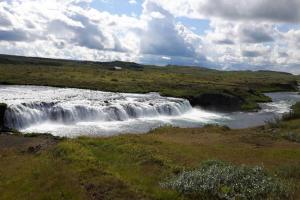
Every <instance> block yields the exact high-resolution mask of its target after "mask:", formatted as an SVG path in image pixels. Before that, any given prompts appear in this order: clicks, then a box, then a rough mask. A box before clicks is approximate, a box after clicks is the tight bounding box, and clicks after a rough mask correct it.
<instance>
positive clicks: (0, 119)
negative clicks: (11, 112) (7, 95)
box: [0, 103, 7, 130]
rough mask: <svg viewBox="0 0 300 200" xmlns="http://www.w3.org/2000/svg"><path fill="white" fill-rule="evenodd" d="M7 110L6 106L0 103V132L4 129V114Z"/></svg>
mask: <svg viewBox="0 0 300 200" xmlns="http://www.w3.org/2000/svg"><path fill="white" fill-rule="evenodd" d="M6 109H7V105H6V104H4V103H0V130H3V128H4V114H5V111H6Z"/></svg>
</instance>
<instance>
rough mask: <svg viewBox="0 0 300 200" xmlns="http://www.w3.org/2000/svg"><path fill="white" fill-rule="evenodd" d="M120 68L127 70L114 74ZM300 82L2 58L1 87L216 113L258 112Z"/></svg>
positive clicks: (276, 76) (278, 76)
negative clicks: (134, 96) (128, 96)
mask: <svg viewBox="0 0 300 200" xmlns="http://www.w3.org/2000/svg"><path fill="white" fill-rule="evenodd" d="M115 66H118V67H120V68H121V70H114V67H115ZM297 81H298V77H297V76H293V75H291V74H288V73H280V72H271V71H258V72H251V71H241V72H238V71H231V72H230V71H217V70H212V69H206V68H200V67H179V66H167V67H157V66H144V65H139V64H136V63H127V62H110V63H101V62H78V61H69V60H52V59H43V58H26V57H17V56H6V55H2V56H0V84H13V85H16V84H19V85H44V86H57V87H73V88H86V89H94V90H100V91H109V92H125V93H148V92H159V93H160V94H161V95H163V96H172V97H181V98H186V99H188V100H190V102H191V103H192V104H193V105H194V106H195V105H198V106H202V107H204V108H207V109H212V110H224V111H237V110H244V111H246V110H252V111H253V110H257V109H259V105H258V102H269V101H270V98H268V97H266V96H265V95H263V93H264V92H274V91H295V90H296V89H297Z"/></svg>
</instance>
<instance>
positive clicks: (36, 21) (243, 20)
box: [0, 0, 300, 72]
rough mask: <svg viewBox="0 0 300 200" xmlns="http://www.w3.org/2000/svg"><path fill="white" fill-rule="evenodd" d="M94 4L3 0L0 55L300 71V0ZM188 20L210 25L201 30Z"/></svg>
mask: <svg viewBox="0 0 300 200" xmlns="http://www.w3.org/2000/svg"><path fill="white" fill-rule="evenodd" d="M93 1H96V0H27V1H21V0H2V1H0V53H7V54H19V55H27V56H45V57H53V58H71V59H87V60H101V61H109V60H124V61H135V62H145V63H151V64H178V65H179V64H182V65H201V66H208V67H215V68H221V69H259V68H263V69H274V70H286V71H291V72H299V71H300V70H299V67H300V66H299V64H300V30H299V28H297V26H294V25H293V23H299V22H300V1H299V0H289V1H286V0H214V1H212V0H176V1H174V0H143V1H141V2H142V4H137V1H135V0H128V1H127V2H128V5H130V6H132V4H136V5H134V7H138V6H140V5H142V6H141V8H140V9H141V12H140V13H141V14H140V15H131V16H129V15H125V14H112V13H109V12H106V11H100V10H97V9H96V8H94V7H93V6H92V5H93V4H91V3H92V2H93ZM102 1H104V0H102ZM106 1H107V0H105V2H106ZM182 18H189V19H196V20H197V19H205V20H208V21H209V28H208V29H207V30H202V32H203V33H199V32H197V31H199V30H197V28H189V27H191V26H190V25H188V26H186V25H185V23H183V22H181V20H180V19H182ZM287 24H289V27H290V28H288V29H287V30H285V31H284V30H281V29H280V26H285V25H287ZM193 27H194V26H193Z"/></svg>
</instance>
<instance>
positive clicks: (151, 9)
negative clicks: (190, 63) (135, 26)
mask: <svg viewBox="0 0 300 200" xmlns="http://www.w3.org/2000/svg"><path fill="white" fill-rule="evenodd" d="M143 6H144V11H143V16H142V18H144V19H145V21H146V28H145V30H142V32H141V47H140V53H142V54H153V55H164V56H181V57H192V56H193V55H194V49H193V47H192V46H191V45H190V44H189V43H187V42H186V41H185V40H184V38H183V37H182V36H181V35H180V32H179V30H178V28H177V27H176V23H175V19H174V17H173V15H171V14H170V13H169V12H168V11H166V10H164V9H162V8H161V7H160V6H158V5H157V4H156V3H153V2H151V1H146V2H145V3H144V5H143Z"/></svg>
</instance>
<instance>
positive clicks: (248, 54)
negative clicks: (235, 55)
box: [242, 50, 262, 58]
mask: <svg viewBox="0 0 300 200" xmlns="http://www.w3.org/2000/svg"><path fill="white" fill-rule="evenodd" d="M242 55H243V56H244V57H252V58H253V57H259V56H261V55H262V53H261V52H259V51H247V50H244V51H242Z"/></svg>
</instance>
